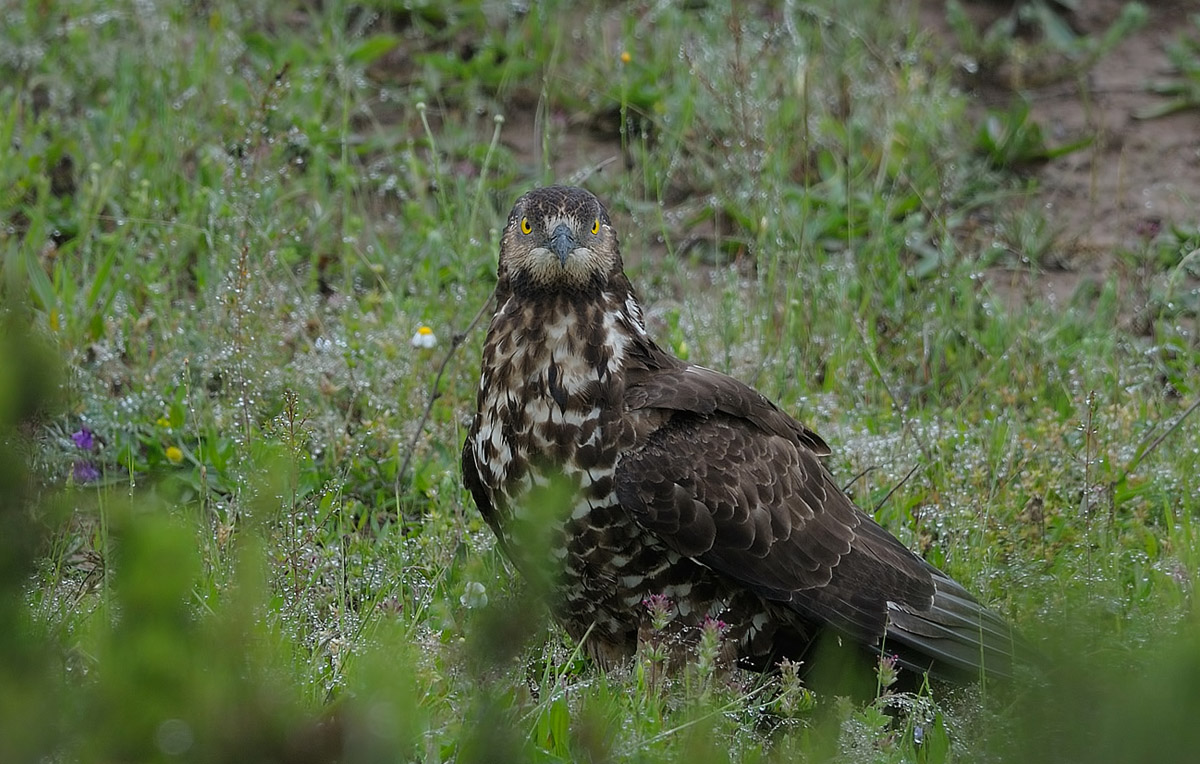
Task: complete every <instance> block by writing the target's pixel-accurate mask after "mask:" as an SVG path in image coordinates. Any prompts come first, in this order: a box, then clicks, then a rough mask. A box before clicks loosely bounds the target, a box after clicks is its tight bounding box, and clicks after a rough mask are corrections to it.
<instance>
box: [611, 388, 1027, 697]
mask: <svg viewBox="0 0 1200 764" xmlns="http://www.w3.org/2000/svg"><path fill="white" fill-rule="evenodd" d="M693 370H695V371H693ZM625 400H626V404H627V406H629V408H630V409H633V410H635V411H636V410H639V409H666V410H668V411H670V412H672V415H671V416H670V417H668V418H667V420H666V423H665V424H663V425H662V426H660V427H659V428H658V429H656V430H655V431H654V432H652V433H651V434H650V435H649V436H648V437H647V438H646V439H645V442H644V443H643V444H642V445H641V446H640V448H636V449H634V450H633V451H631V452H630V453H628V454H626V455H625V456H624V458H623V459H622V460H621V462H620V463H619V465H618V469H617V475H616V490H617V497H618V499H619V500H620V502H621V504H622V505H623V506H624V507H625V508H626V510H627V511H629V512H630V513H631V515H632V516H633V517H634V519H635V521H637V522H638V523H639V524H640V525H642V526H643V527H644V528H646V529H647V530H649V531H651V532H653V533H655V534H656V535H657V536H658V537H659V538H661V539H662V540H663V542H664V543H665V544H667V546H669V547H670V548H672V549H673V550H675V551H676V552H678V553H679V554H681V555H684V556H686V557H690V558H692V559H694V560H696V561H697V562H699V563H701V564H703V565H706V566H708V567H709V568H711V569H713V570H715V571H717V572H718V573H720V574H722V575H723V576H726V577H728V578H729V579H731V580H733V581H736V582H737V583H739V584H740V585H742V586H745V587H746V588H748V589H750V590H751V591H753V592H755V593H757V594H758V595H759V596H761V597H763V598H764V599H767V600H769V601H774V602H777V603H782V604H785V605H787V606H789V607H790V608H791V609H792V610H793V611H794V612H796V613H797V614H798V615H800V616H802V617H803V618H804V619H806V620H808V621H810V622H815V623H819V624H829V625H831V626H833V627H834V628H835V629H837V630H838V631H840V632H842V633H846V634H849V635H851V636H853V637H854V638H856V639H859V640H861V641H863V642H865V643H867V644H869V645H872V646H874V647H876V648H882V649H885V650H887V651H888V652H898V653H899V654H900V655H901V656H902V659H901V663H902V665H906V666H908V667H909V668H916V669H919V670H927V669H929V667H930V665H931V664H932V665H934V666H935V667H936V668H938V669H944V670H946V671H948V672H958V673H963V672H966V673H970V672H978V671H979V670H980V669H981V668H982V667H985V666H986V667H987V669H988V670H989V671H991V672H994V673H996V674H999V675H1003V674H1007V673H1008V668H1009V667H1010V666H1011V662H1012V655H1013V648H1014V642H1013V640H1014V637H1013V635H1012V633H1011V631H1010V630H1009V628H1008V627H1007V625H1006V624H1005V623H1004V622H1003V621H1002V620H1001V619H1000V618H999V616H997V615H995V614H994V613H992V612H991V611H989V610H987V609H986V608H984V607H983V606H981V605H980V604H979V603H978V602H976V601H975V600H974V599H973V598H972V597H971V596H970V595H969V594H968V593H967V592H966V591H965V590H964V589H963V588H962V587H961V586H959V585H958V584H957V583H955V582H954V581H953V580H952V579H950V578H948V577H947V576H945V575H944V574H943V573H941V572H940V571H938V570H937V569H936V568H934V567H933V566H931V565H929V564H928V563H926V562H925V561H924V560H922V559H921V558H920V557H918V556H917V555H916V554H914V553H913V552H911V551H910V550H909V549H907V548H906V547H905V546H904V545H903V544H901V543H900V542H899V541H898V540H897V539H896V538H895V537H894V536H892V535H891V534H890V533H888V532H887V531H886V530H884V529H883V528H882V527H881V526H879V525H878V524H877V523H876V522H875V521H874V520H873V519H872V518H871V517H869V516H868V515H866V514H865V513H863V512H862V511H861V510H859V509H858V508H857V507H856V506H855V505H854V504H853V503H852V502H851V501H850V500H849V498H847V497H846V495H845V494H844V493H843V492H842V491H841V490H840V489H839V488H838V487H837V486H836V485H835V484H834V483H833V479H832V477H831V476H830V475H829V473H828V471H827V470H826V469H825V467H824V465H823V464H821V462H820V460H819V458H818V455H820V454H823V453H826V452H827V451H828V447H827V446H825V443H824V441H822V440H821V439H820V438H819V437H818V436H816V435H815V434H813V433H812V432H811V431H809V430H808V429H806V428H804V427H803V426H802V425H800V424H799V423H796V422H795V420H792V419H791V417H788V416H787V415H786V414H785V413H783V412H782V411H781V410H779V409H778V408H777V407H775V406H774V405H773V404H771V403H770V402H769V401H767V400H766V399H765V398H763V397H762V396H761V395H759V394H758V393H755V392H754V391H753V390H751V389H750V388H748V387H745V386H744V385H741V383H738V382H736V381H735V380H732V379H731V378H729V377H725V376H724V375H721V374H718V373H717V372H714V371H711V370H708V369H699V368H698V367H682V368H679V367H675V368H669V369H666V370H662V371H660V372H644V373H642V374H641V375H638V376H636V377H635V378H634V382H633V384H631V385H630V387H629V388H628V389H627V391H626V398H625Z"/></svg>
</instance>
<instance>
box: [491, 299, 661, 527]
mask: <svg viewBox="0 0 1200 764" xmlns="http://www.w3.org/2000/svg"><path fill="white" fill-rule="evenodd" d="M630 324H631V322H630V320H629V319H628V317H627V316H626V315H625V314H624V312H623V310H622V307H621V305H620V303H616V304H614V302H613V301H604V300H601V301H592V302H589V303H587V304H583V305H572V304H570V303H569V302H568V301H567V300H566V299H564V298H561V297H560V298H559V299H557V300H553V301H549V302H548V303H537V302H529V301H519V300H517V299H515V298H511V299H509V300H508V302H507V303H506V304H504V305H502V306H501V307H500V309H499V311H498V312H497V314H496V317H495V318H494V319H493V321H492V326H491V329H490V331H489V333H488V339H487V342H486V344H485V346H484V358H483V370H484V371H483V374H482V375H481V379H480V389H479V409H478V412H477V415H476V419H475V423H474V425H473V427H472V432H471V435H470V438H471V445H472V448H473V453H474V457H475V462H476V465H477V466H478V469H479V473H480V480H481V482H482V483H483V485H484V486H485V488H486V490H487V491H488V493H489V494H490V497H491V499H492V503H493V505H494V507H495V508H496V510H497V512H498V513H499V514H500V519H501V520H502V521H508V520H511V519H512V518H513V516H514V514H516V513H522V512H525V511H526V510H527V509H528V507H527V504H528V502H526V501H524V498H525V497H526V496H527V495H528V494H529V493H530V492H531V491H533V490H534V489H538V488H545V487H547V486H548V484H549V483H550V482H551V481H552V480H560V481H562V482H563V483H564V484H565V485H567V486H568V487H569V488H570V489H571V491H572V492H574V493H577V494H579V495H580V497H581V498H588V499H591V500H592V501H593V502H594V501H595V500H596V499H599V498H601V497H600V496H599V495H598V494H600V493H603V494H607V493H610V492H611V489H612V485H611V482H612V475H613V470H614V468H615V466H616V465H615V463H616V458H617V453H618V451H619V446H620V439H621V418H622V413H623V412H622V410H621V406H622V402H621V399H622V395H623V392H624V387H623V382H622V380H623V375H622V371H623V367H624V364H625V360H626V355H627V352H628V349H629V344H630V341H631V334H630V331H631V330H630ZM637 326H638V327H639V328H640V324H638V325H637ZM585 504H586V502H585ZM577 509H578V511H584V508H583V506H582V505H581V507H580V508H572V512H571V513H570V514H573V513H574V512H575V511H576V510H577Z"/></svg>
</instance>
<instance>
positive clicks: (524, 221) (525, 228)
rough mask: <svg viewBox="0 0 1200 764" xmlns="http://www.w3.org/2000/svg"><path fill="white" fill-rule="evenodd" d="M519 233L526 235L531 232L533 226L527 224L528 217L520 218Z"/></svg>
mask: <svg viewBox="0 0 1200 764" xmlns="http://www.w3.org/2000/svg"><path fill="white" fill-rule="evenodd" d="M521 233H523V234H525V235H526V236H528V235H529V234H531V233H533V227H532V226H530V225H529V218H521Z"/></svg>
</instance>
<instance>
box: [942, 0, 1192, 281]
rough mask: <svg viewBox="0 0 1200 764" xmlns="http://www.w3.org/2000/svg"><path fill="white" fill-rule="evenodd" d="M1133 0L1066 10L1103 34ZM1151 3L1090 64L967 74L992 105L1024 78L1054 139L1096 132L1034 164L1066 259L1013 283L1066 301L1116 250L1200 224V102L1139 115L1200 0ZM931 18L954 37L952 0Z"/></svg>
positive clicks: (1004, 100) (1106, 0) (996, 7)
mask: <svg viewBox="0 0 1200 764" xmlns="http://www.w3.org/2000/svg"><path fill="white" fill-rule="evenodd" d="M962 5H963V7H964V9H965V10H966V11H967V13H968V15H969V16H970V17H971V19H972V21H973V22H974V23H975V26H976V28H978V29H980V30H983V29H985V28H987V26H988V25H990V24H991V23H992V22H994V21H995V20H996V19H997V18H999V17H1000V16H1001V15H1002V14H1006V13H1009V12H1011V6H1012V3H1011V2H996V1H995V0H963V3H962ZM1124 5H1125V0H1083V1H1082V2H1079V3H1078V9H1077V10H1076V11H1075V12H1072V13H1067V12H1066V11H1063V13H1064V18H1065V20H1066V21H1067V22H1068V23H1069V24H1070V26H1071V27H1072V29H1073V30H1074V31H1075V32H1076V33H1077V34H1080V35H1097V36H1098V35H1100V34H1102V33H1103V31H1104V30H1105V29H1107V28H1108V27H1109V26H1110V25H1111V24H1112V23H1113V21H1114V20H1115V19H1116V18H1117V17H1118V16H1119V15H1120V13H1121V9H1122V7H1123V6H1124ZM1145 5H1146V7H1147V10H1148V12H1149V13H1148V19H1147V21H1146V23H1145V25H1143V26H1142V27H1141V28H1140V29H1138V30H1137V31H1136V32H1135V33H1134V34H1132V35H1130V36H1129V37H1127V38H1126V39H1124V40H1123V41H1122V42H1121V44H1120V45H1119V46H1117V48H1116V49H1115V50H1113V51H1112V52H1110V53H1109V54H1108V55H1106V56H1104V57H1103V58H1101V59H1100V60H1099V61H1098V62H1097V63H1096V64H1095V66H1094V67H1092V68H1091V69H1089V70H1088V71H1086V72H1084V73H1083V74H1082V75H1079V76H1074V75H1070V74H1069V73H1068V76H1065V77H1061V78H1058V79H1055V78H1054V77H1047V76H1044V74H1043V73H1041V72H1037V71H1026V72H1018V71H1013V70H1011V69H1010V70H1008V71H1002V72H992V73H985V72H981V73H980V75H979V76H978V77H976V78H974V81H970V80H968V81H966V82H965V83H964V84H965V85H966V86H967V87H969V88H970V89H971V91H972V93H973V95H974V96H975V97H976V98H977V99H978V104H979V109H978V110H979V112H980V113H981V114H982V112H983V110H984V109H986V108H988V107H992V108H998V109H1004V108H1006V107H1007V105H1008V104H1009V103H1011V102H1012V100H1013V99H1014V97H1015V96H1016V92H1015V90H1014V84H1015V83H1014V81H1015V80H1020V91H1021V93H1023V94H1024V95H1025V96H1026V97H1028V98H1029V99H1030V101H1031V106H1032V109H1031V117H1032V119H1034V120H1036V121H1037V122H1038V123H1039V124H1040V125H1041V126H1042V128H1043V130H1044V132H1045V134H1046V138H1047V142H1048V143H1050V144H1051V145H1062V144H1066V143H1069V142H1071V141H1074V140H1076V139H1079V138H1082V137H1087V136H1091V137H1093V138H1094V140H1093V143H1092V144H1091V145H1090V146H1089V147H1088V148H1086V149H1083V150H1080V151H1077V152H1075V153H1071V154H1068V155H1067V156H1064V157H1061V158H1058V159H1055V160H1053V161H1050V162H1047V163H1045V164H1043V165H1041V166H1040V167H1037V168H1034V169H1033V170H1031V172H1032V174H1033V177H1034V179H1035V180H1036V182H1037V189H1038V190H1037V200H1038V201H1039V202H1040V203H1042V204H1044V205H1045V206H1046V210H1047V213H1048V218H1049V219H1050V221H1051V222H1052V225H1054V227H1055V230H1056V231H1057V233H1058V237H1057V241H1056V246H1055V248H1054V249H1055V254H1054V257H1055V261H1054V262H1052V263H1048V264H1047V263H1043V265H1051V266H1056V267H1054V268H1052V269H1051V270H1050V271H1049V272H1043V273H1041V274H1039V275H1038V277H1037V279H1036V280H1032V279H1031V278H1030V277H1029V274H1028V273H1025V274H1018V275H1017V276H1016V277H1015V281H1010V283H1009V284H1008V285H1007V287H1008V288H1010V289H1014V290H1020V291H1026V292H1027V291H1028V290H1030V289H1032V290H1034V291H1037V292H1040V293H1041V295H1040V296H1042V297H1046V298H1049V299H1051V300H1054V301H1058V302H1061V301H1065V300H1066V299H1068V298H1070V297H1071V294H1072V293H1073V292H1074V291H1075V289H1077V288H1078V286H1079V285H1080V283H1081V282H1082V281H1084V280H1087V279H1097V278H1099V277H1101V276H1103V275H1104V274H1106V273H1107V272H1109V270H1110V269H1111V268H1112V267H1113V253H1114V252H1115V251H1117V250H1120V249H1136V248H1137V247H1139V246H1141V245H1142V243H1143V242H1144V241H1145V239H1146V238H1147V237H1148V236H1153V233H1154V232H1155V231H1158V230H1161V229H1162V228H1163V227H1166V226H1170V225H1177V226H1181V227H1184V228H1191V229H1195V227H1196V226H1197V225H1198V224H1200V110H1190V111H1183V112H1177V113H1175V114H1172V115H1169V116H1165V117H1160V118H1156V119H1138V118H1137V117H1135V114H1137V113H1138V112H1139V111H1141V110H1144V109H1147V108H1151V107H1154V106H1157V105H1161V104H1162V103H1163V98H1162V97H1161V96H1158V95H1155V94H1154V93H1152V92H1150V91H1149V90H1148V89H1147V84H1148V83H1150V82H1152V81H1155V80H1162V79H1163V78H1164V77H1167V76H1169V75H1170V73H1171V67H1170V64H1169V61H1168V59H1167V56H1166V48H1167V45H1168V44H1169V43H1170V42H1172V41H1174V40H1175V39H1176V38H1177V36H1178V35H1179V34H1180V32H1181V31H1184V30H1185V29H1189V28H1194V26H1193V25H1192V24H1191V23H1190V22H1189V20H1188V16H1189V14H1192V13H1197V12H1200V2H1197V1H1196V0H1148V1H1147V2H1146V3H1145ZM920 18H921V21H922V22H923V23H925V24H926V25H927V26H928V27H929V28H932V29H934V30H935V31H937V32H938V33H939V36H941V37H942V39H945V40H946V41H947V43H948V44H949V45H950V46H953V45H954V44H955V37H954V34H953V33H952V32H951V31H950V29H949V28H948V27H947V25H946V12H945V3H944V0H923V2H922V6H921V9H920ZM1039 75H1042V76H1039ZM1039 80H1041V81H1039ZM993 275H994V276H996V275H997V274H993ZM1016 281H1020V282H1022V283H1019V284H1018V283H1016ZM1002 286H1003V285H1002ZM1011 296H1013V295H1011V294H1010V295H1007V297H1011Z"/></svg>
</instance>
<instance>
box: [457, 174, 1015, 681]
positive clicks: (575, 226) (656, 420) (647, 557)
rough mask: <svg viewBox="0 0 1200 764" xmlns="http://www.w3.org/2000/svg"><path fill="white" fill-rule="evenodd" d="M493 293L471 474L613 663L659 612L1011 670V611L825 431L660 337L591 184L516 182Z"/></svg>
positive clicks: (732, 631) (514, 554) (487, 511)
mask: <svg viewBox="0 0 1200 764" xmlns="http://www.w3.org/2000/svg"><path fill="white" fill-rule="evenodd" d="M495 298H496V306H497V307H496V313H495V316H494V317H493V318H492V321H491V324H490V327H489V329H488V335H487V340H486V342H485V344H484V348H483V362H482V373H481V376H480V381H479V392H478V401H477V410H476V413H475V417H474V420H473V423H472V425H471V428H470V432H469V434H468V435H467V439H466V443H465V445H464V447H463V453H462V468H463V482H464V484H465V486H466V487H467V489H468V490H469V491H470V493H471V494H472V496H473V497H474V499H475V503H476V504H477V505H478V507H479V510H480V512H481V513H482V515H483V518H484V520H486V522H487V524H488V525H489V526H490V527H491V528H492V530H493V531H494V532H495V534H496V536H497V537H498V539H499V543H500V546H501V549H502V551H503V552H504V553H505V554H506V555H507V556H508V557H509V559H510V560H511V561H512V562H513V564H514V565H515V566H516V568H517V569H518V571H520V572H521V573H522V575H523V576H524V577H525V578H527V579H528V580H529V581H530V582H531V583H532V584H533V585H534V586H535V587H536V589H537V590H538V591H539V592H540V593H541V594H542V595H543V596H544V597H546V599H547V600H548V602H549V605H550V608H551V611H552V612H553V614H554V616H555V618H556V619H557V620H558V621H559V623H561V625H562V626H563V627H564V628H565V629H566V631H567V632H568V633H569V634H570V636H571V637H572V638H574V639H575V640H584V647H585V649H586V651H587V652H588V653H590V654H591V655H592V656H593V657H594V658H595V659H596V660H597V661H598V662H599V663H601V664H602V665H612V664H613V663H614V662H618V661H622V660H624V659H627V658H628V657H629V656H632V655H634V654H635V653H636V651H637V649H638V645H639V640H640V639H644V638H645V637H646V635H647V633H648V629H649V628H650V621H651V619H652V618H655V617H657V618H658V619H659V620H658V621H657V623H656V628H658V629H667V630H671V632H672V634H674V635H675V636H676V637H677V638H678V639H679V640H680V641H686V640H687V637H688V635H689V634H693V635H695V634H698V632H699V631H700V630H701V629H702V628H704V627H705V625H706V624H707V623H710V622H719V623H721V624H722V628H724V630H725V631H724V640H725V644H726V645H728V646H731V647H732V651H733V653H734V655H735V656H736V659H737V660H738V662H739V663H741V664H742V665H745V666H749V667H752V668H758V669H769V668H771V667H772V666H774V665H775V664H776V663H777V662H778V661H780V660H781V659H784V658H787V659H791V660H793V661H803V660H806V659H807V658H809V657H810V655H811V654H810V653H809V652H808V651H809V650H810V648H811V647H812V646H813V645H814V644H815V643H816V641H817V639H818V637H820V636H822V635H824V634H831V635H834V636H835V637H836V638H837V640H838V641H839V642H845V643H849V644H856V645H859V646H861V647H862V648H864V652H867V653H874V654H875V655H876V656H878V655H880V654H886V655H895V656H896V657H897V659H898V661H899V665H901V666H904V667H907V668H909V669H912V670H915V671H917V672H932V673H933V674H935V675H940V676H943V677H949V678H952V679H959V680H963V679H966V680H967V681H969V680H971V679H978V678H980V677H981V676H985V675H986V676H1001V677H1002V676H1008V675H1009V673H1010V671H1011V668H1012V663H1013V660H1012V659H1013V653H1014V636H1013V634H1012V632H1011V630H1010V629H1009V627H1008V626H1007V625H1006V624H1005V622H1004V621H1003V620H1002V619H1001V618H1000V617H999V616H998V615H996V614H995V613H994V612H992V611H990V610H988V609H987V608H985V607H983V606H982V605H980V604H979V603H978V602H977V601H976V600H975V599H974V598H973V597H972V596H971V595H970V594H968V593H967V591H966V590H964V589H963V587H962V586H960V585H959V584H958V583H956V582H955V581H953V580H952V579H950V578H949V577H948V576H946V575H945V574H943V573H942V572H941V571H939V570H938V569H937V568H935V567H933V566H932V565H930V564H928V563H927V562H925V561H924V560H923V559H922V558H920V557H919V556H917V555H916V554H914V553H913V552H911V551H909V550H908V549H907V548H906V547H905V546H904V545H903V544H901V543H900V542H899V541H898V540H897V539H896V538H895V537H894V536H892V535H891V534H889V533H888V532H887V531H886V530H884V529H883V528H882V527H881V526H880V525H879V524H877V523H876V522H875V521H874V520H873V519H872V518H871V517H870V516H868V515H867V514H866V513H864V512H862V511H861V510H860V509H859V508H858V507H856V506H855V505H854V503H853V502H852V501H851V500H850V499H849V498H848V497H847V496H846V494H845V493H844V492H843V491H842V490H841V489H840V488H839V487H838V486H837V485H836V484H835V483H834V481H833V478H832V476H831V475H830V473H829V471H828V470H827V469H826V467H825V466H824V464H823V463H822V460H821V457H823V456H826V455H828V454H829V453H830V449H829V447H828V446H827V445H826V444H825V441H823V440H822V439H821V438H820V437H819V436H818V435H817V434H816V433H814V432H813V431H812V430H810V429H808V428H807V427H805V426H804V425H802V424H800V423H799V422H797V421H796V420H795V419H793V418H792V417H791V416H789V415H788V414H786V413H785V412H783V411H782V410H780V409H779V408H778V407H777V406H775V404H773V403H772V402H771V401H769V400H767V399H766V398H765V397H763V396H762V395H761V394H759V393H758V392H756V391H754V390H753V389H751V388H750V387H748V386H747V385H745V384H743V383H741V382H739V381H737V380H735V379H733V378H732V377H729V376H726V375H725V374H721V373H718V372H716V371H713V370H711V369H707V368H704V367H702V366H697V365H694V364H690V363H687V362H684V361H682V360H680V359H678V358H676V357H674V356H673V355H671V354H670V353H668V352H666V351H664V350H663V349H662V348H660V347H659V346H658V345H657V344H655V342H654V341H653V340H652V339H651V338H650V336H649V335H648V334H647V332H646V326H645V321H644V319H643V314H642V308H641V305H640V304H639V303H638V300H637V297H636V295H635V294H634V290H633V288H632V286H631V285H630V282H629V280H628V279H627V278H626V276H625V272H624V269H623V266H622V262H621V256H620V253H619V249H618V244H617V233H616V231H615V230H614V229H613V225H612V222H611V220H610V219H609V216H608V213H607V211H606V210H605V208H604V206H603V205H602V204H601V203H600V201H599V200H598V199H597V198H596V197H595V196H593V195H592V194H591V193H589V192H588V191H585V190H583V189H580V188H572V187H565V186H552V187H548V188H540V189H535V190H533V191H530V192H529V193H527V194H525V195H524V196H522V197H521V198H520V199H519V200H517V202H516V205H515V206H514V207H513V210H512V213H511V214H510V215H509V218H508V223H507V225H506V226H505V228H504V232H503V234H502V236H501V240H500V260H499V268H498V280H497V284H496V292H495ZM664 610H665V613H664V612H663V611H664ZM664 620H665V621H666V626H664V625H663V621H664Z"/></svg>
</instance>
